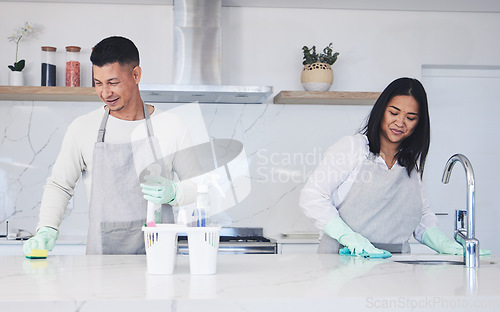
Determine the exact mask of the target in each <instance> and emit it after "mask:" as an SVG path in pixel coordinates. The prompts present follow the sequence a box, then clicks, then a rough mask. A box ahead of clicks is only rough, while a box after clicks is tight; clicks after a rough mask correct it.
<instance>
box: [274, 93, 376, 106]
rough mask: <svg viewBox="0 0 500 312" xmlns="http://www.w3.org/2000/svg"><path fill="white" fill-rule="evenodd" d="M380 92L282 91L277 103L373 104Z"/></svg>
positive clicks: (278, 95)
mask: <svg viewBox="0 0 500 312" xmlns="http://www.w3.org/2000/svg"><path fill="white" fill-rule="evenodd" d="M379 96H380V92H339V91H281V92H280V93H278V94H277V95H276V96H275V97H274V103H275V104H320V105H373V104H375V101H376V100H377V98H378V97H379Z"/></svg>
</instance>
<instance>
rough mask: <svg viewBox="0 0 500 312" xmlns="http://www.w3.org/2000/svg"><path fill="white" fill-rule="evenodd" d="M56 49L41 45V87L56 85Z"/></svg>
mask: <svg viewBox="0 0 500 312" xmlns="http://www.w3.org/2000/svg"><path fill="white" fill-rule="evenodd" d="M56 50H57V48H55V47H47V46H45V47H42V82H41V86H42V87H44V86H50V87H53V86H55V85H56V65H55V54H56Z"/></svg>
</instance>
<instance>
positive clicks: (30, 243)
mask: <svg viewBox="0 0 500 312" xmlns="http://www.w3.org/2000/svg"><path fill="white" fill-rule="evenodd" d="M58 236H59V232H58V231H57V230H56V229H53V228H51V227H48V226H42V227H41V228H39V229H38V231H37V232H36V235H35V236H33V237H32V238H30V239H28V240H27V241H26V242H24V244H23V252H24V255H26V256H27V255H29V254H30V253H31V250H32V249H46V250H48V251H52V249H54V246H55V245H56V240H57V237H58Z"/></svg>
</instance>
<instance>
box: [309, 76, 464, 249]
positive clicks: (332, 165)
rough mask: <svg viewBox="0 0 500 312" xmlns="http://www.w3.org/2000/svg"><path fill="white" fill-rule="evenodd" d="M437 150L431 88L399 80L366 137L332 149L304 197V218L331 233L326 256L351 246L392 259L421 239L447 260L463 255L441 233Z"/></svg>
mask: <svg viewBox="0 0 500 312" xmlns="http://www.w3.org/2000/svg"><path fill="white" fill-rule="evenodd" d="M429 142H430V126H429V112H428V107H427V95H426V93H425V90H424V87H423V86H422V84H421V83H420V82H419V81H418V80H416V79H411V78H399V79H396V80H395V81H393V82H392V83H391V84H389V85H388V86H387V88H386V89H385V90H384V91H383V92H382V94H381V95H380V97H379V98H378V100H377V101H376V102H375V105H374V107H373V109H372V111H371V113H370V116H369V120H368V123H367V124H366V126H365V127H364V129H363V131H362V134H361V133H358V134H356V135H354V136H348V137H344V138H342V139H340V141H338V142H337V143H336V144H334V145H333V146H331V147H330V148H329V149H328V150H327V152H326V153H325V156H324V158H323V159H322V161H321V163H320V164H319V166H318V167H317V168H316V170H315V171H314V172H313V173H312V175H311V176H310V178H309V180H308V181H307V183H306V185H305V186H304V189H303V190H302V192H301V197H300V206H301V208H302V210H303V211H304V213H305V214H306V215H307V216H308V217H309V218H311V219H312V220H313V221H314V223H315V225H316V226H317V227H319V228H320V229H322V230H323V232H324V235H323V236H322V238H321V242H320V245H319V249H318V252H319V253H337V252H339V249H340V245H343V246H345V247H347V248H348V250H349V252H350V253H351V254H353V255H362V256H366V257H389V256H390V255H391V254H390V253H391V252H403V253H407V252H410V245H409V243H408V239H409V238H410V236H411V235H412V234H413V235H414V237H415V238H416V240H417V241H419V242H422V243H424V244H425V245H427V246H429V247H431V248H432V249H434V250H436V251H438V252H439V253H445V254H462V253H463V248H462V246H461V245H460V244H458V243H456V242H454V241H452V240H450V239H449V238H448V237H447V236H446V235H444V234H443V232H442V231H441V230H439V228H437V218H436V216H435V214H434V213H433V212H432V211H431V210H430V209H429V204H428V201H427V196H426V195H425V193H424V189H423V187H422V176H423V173H424V165H425V159H426V157H427V152H428V150H429ZM325 234H326V235H325ZM343 251H346V249H344V250H343ZM387 251H388V252H387Z"/></svg>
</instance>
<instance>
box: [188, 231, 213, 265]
mask: <svg viewBox="0 0 500 312" xmlns="http://www.w3.org/2000/svg"><path fill="white" fill-rule="evenodd" d="M220 230H221V228H220V227H192V228H189V230H188V231H187V235H188V249H189V270H190V272H191V274H215V273H216V272H217V254H218V251H219V236H220Z"/></svg>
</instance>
